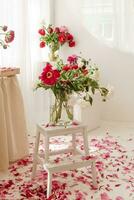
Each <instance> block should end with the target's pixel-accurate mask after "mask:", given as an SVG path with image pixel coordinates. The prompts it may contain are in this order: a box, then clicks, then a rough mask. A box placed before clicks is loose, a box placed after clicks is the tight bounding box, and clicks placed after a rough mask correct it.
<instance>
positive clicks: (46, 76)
mask: <svg viewBox="0 0 134 200" xmlns="http://www.w3.org/2000/svg"><path fill="white" fill-rule="evenodd" d="M59 77H60V73H59V71H58V70H57V69H55V70H53V69H52V65H51V64H49V63H47V64H46V67H45V68H44V69H43V72H42V74H41V76H40V77H39V79H40V80H41V81H42V82H43V83H44V84H46V85H54V84H55V83H56V82H57V80H58V78H59Z"/></svg>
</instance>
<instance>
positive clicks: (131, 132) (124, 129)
mask: <svg viewBox="0 0 134 200" xmlns="http://www.w3.org/2000/svg"><path fill="white" fill-rule="evenodd" d="M106 133H109V134H110V136H113V137H114V138H116V139H117V140H118V142H119V144H120V145H122V146H123V147H125V149H126V150H127V153H128V154H129V152H130V155H128V156H130V157H131V160H132V162H134V123H123V122H122V123H121V122H120V123H117V122H102V125H101V127H100V128H98V129H96V130H93V131H90V132H89V138H90V139H92V138H103V137H106ZM115 156H116V155H115ZM131 176H132V177H133V180H134V164H133V170H132V174H131ZM7 178H8V179H9V178H10V177H8V174H6V175H5V174H2V173H0V180H2V179H7ZM122 184H123V182H122ZM133 189H134V188H133ZM133 191H134V190H133ZM111 196H112V199H111V200H115V199H116V198H115V197H117V196H123V197H124V198H123V199H124V200H134V195H131V196H128V194H127V191H125V190H124V189H123V187H118V188H117V189H115V190H113V191H112V192H110V197H111ZM93 199H95V200H100V199H99V198H98V197H96V198H95V197H94V198H93ZM104 199H105V198H104ZM73 200H74V199H73ZM87 200H90V199H88V198H87ZM106 200H110V199H106ZM117 200H118V199H117ZM119 200H122V199H119Z"/></svg>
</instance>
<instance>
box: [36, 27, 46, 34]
mask: <svg viewBox="0 0 134 200" xmlns="http://www.w3.org/2000/svg"><path fill="white" fill-rule="evenodd" d="M38 33H39V34H40V35H45V34H46V32H45V30H44V29H42V28H41V29H39V31H38Z"/></svg>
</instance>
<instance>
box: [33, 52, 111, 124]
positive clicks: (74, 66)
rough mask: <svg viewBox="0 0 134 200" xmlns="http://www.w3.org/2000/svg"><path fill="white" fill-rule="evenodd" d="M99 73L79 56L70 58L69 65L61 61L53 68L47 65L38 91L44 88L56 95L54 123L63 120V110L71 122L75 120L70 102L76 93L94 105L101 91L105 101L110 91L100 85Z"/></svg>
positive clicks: (88, 61) (53, 114) (89, 61)
mask: <svg viewBox="0 0 134 200" xmlns="http://www.w3.org/2000/svg"><path fill="white" fill-rule="evenodd" d="M98 71H99V69H98V67H96V65H92V64H91V60H86V59H84V58H82V57H80V56H77V55H72V56H69V57H68V59H67V63H64V62H63V60H61V59H59V60H57V62H55V64H54V65H53V66H52V65H51V64H50V63H47V64H46V65H45V67H44V69H43V72H42V73H41V75H40V76H39V82H38V83H37V87H36V89H37V88H40V87H42V88H44V89H45V90H48V89H49V90H51V91H52V92H53V94H54V97H55V103H54V105H53V108H52V112H51V122H52V123H54V124H57V123H58V122H59V121H60V120H61V117H62V111H63V110H65V111H66V113H67V116H68V118H69V120H72V119H73V114H72V112H71V109H70V105H69V101H70V98H71V96H72V95H73V94H74V93H76V94H77V95H80V96H81V95H82V97H83V99H84V100H85V101H88V102H90V104H92V103H93V95H94V94H95V92H96V91H99V92H100V94H101V96H102V100H103V101H105V99H106V96H107V94H108V90H107V89H106V88H105V87H102V86H101V85H100V83H99V80H98ZM63 108H64V109H63Z"/></svg>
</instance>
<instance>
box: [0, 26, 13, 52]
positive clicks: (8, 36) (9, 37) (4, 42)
mask: <svg viewBox="0 0 134 200" xmlns="http://www.w3.org/2000/svg"><path fill="white" fill-rule="evenodd" d="M0 36H1V38H2V39H1V38H0V46H2V47H3V49H7V47H8V46H9V43H10V42H12V41H13V40H14V36H15V34H14V31H12V30H10V31H8V27H7V26H0Z"/></svg>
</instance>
